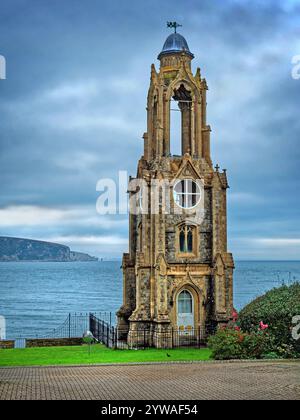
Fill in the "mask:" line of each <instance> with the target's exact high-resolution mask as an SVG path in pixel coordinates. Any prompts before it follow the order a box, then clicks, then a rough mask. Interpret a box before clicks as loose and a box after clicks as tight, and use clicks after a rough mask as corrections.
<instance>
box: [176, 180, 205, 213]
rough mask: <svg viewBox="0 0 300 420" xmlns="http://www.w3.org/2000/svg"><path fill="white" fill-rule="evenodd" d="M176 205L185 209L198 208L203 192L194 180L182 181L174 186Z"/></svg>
mask: <svg viewBox="0 0 300 420" xmlns="http://www.w3.org/2000/svg"><path fill="white" fill-rule="evenodd" d="M174 200H175V203H176V204H177V205H178V206H179V207H181V208H183V209H192V208H194V207H196V206H197V205H198V204H199V202H200V200H201V190H200V187H199V185H198V184H197V182H195V181H193V180H192V179H182V180H180V181H178V182H176V184H175V186H174Z"/></svg>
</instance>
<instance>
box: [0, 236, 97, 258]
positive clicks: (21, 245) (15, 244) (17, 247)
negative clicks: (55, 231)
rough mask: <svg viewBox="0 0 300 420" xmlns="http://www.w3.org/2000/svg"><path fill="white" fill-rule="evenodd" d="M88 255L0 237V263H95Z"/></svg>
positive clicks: (64, 247)
mask: <svg viewBox="0 0 300 420" xmlns="http://www.w3.org/2000/svg"><path fill="white" fill-rule="evenodd" d="M97 260H98V259H97V258H94V257H91V256H90V255H88V254H84V253H79V252H73V251H71V250H70V248H69V247H67V246H65V245H60V244H55V243H51V242H43V241H36V240H32V239H22V238H10V237H6V236H0V261H2V262H3V261H58V262H69V261H97Z"/></svg>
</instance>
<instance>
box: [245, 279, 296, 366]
mask: <svg viewBox="0 0 300 420" xmlns="http://www.w3.org/2000/svg"><path fill="white" fill-rule="evenodd" d="M296 315H300V284H299V283H296V284H294V285H292V286H290V287H287V286H283V287H280V288H278V289H273V290H271V291H269V292H268V293H266V294H265V295H264V296H261V297H259V298H258V299H256V300H254V301H253V302H252V303H250V304H249V305H247V306H246V307H245V308H244V309H243V310H242V311H241V312H240V314H239V325H240V327H241V329H242V331H244V332H248V333H250V332H253V331H257V329H258V325H259V323H260V322H261V321H262V322H263V323H265V324H268V326H269V328H268V333H269V334H270V335H271V336H272V339H273V350H272V351H273V352H275V353H276V354H278V355H279V356H281V357H286V358H291V357H297V355H298V356H299V355H300V343H299V342H296V341H295V340H294V339H293V337H292V333H291V329H292V318H293V317H294V316H296Z"/></svg>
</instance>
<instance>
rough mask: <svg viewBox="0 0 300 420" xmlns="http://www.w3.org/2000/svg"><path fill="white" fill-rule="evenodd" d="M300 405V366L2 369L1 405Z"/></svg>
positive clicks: (0, 372)
mask: <svg viewBox="0 0 300 420" xmlns="http://www.w3.org/2000/svg"><path fill="white" fill-rule="evenodd" d="M32 399H33V400H37V399H42V400H56V399H63V400H130V399H133V400H143V399H147V400H169V399H171V400H207V399H236V400H240V399H247V400H258V399H268V400H278V399H280V400H300V363H299V362H264V363H261V362H239V363H221V362H214V363H174V364H148V365H146V364H145V365H119V366H115V365H114V366H104V365H103V366H77V367H73V366H70V367H67V366H61V367H23V368H1V369H0V400H32Z"/></svg>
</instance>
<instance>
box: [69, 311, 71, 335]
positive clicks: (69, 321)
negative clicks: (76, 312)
mask: <svg viewBox="0 0 300 420" xmlns="http://www.w3.org/2000/svg"><path fill="white" fill-rule="evenodd" d="M69 338H71V313H69Z"/></svg>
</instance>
